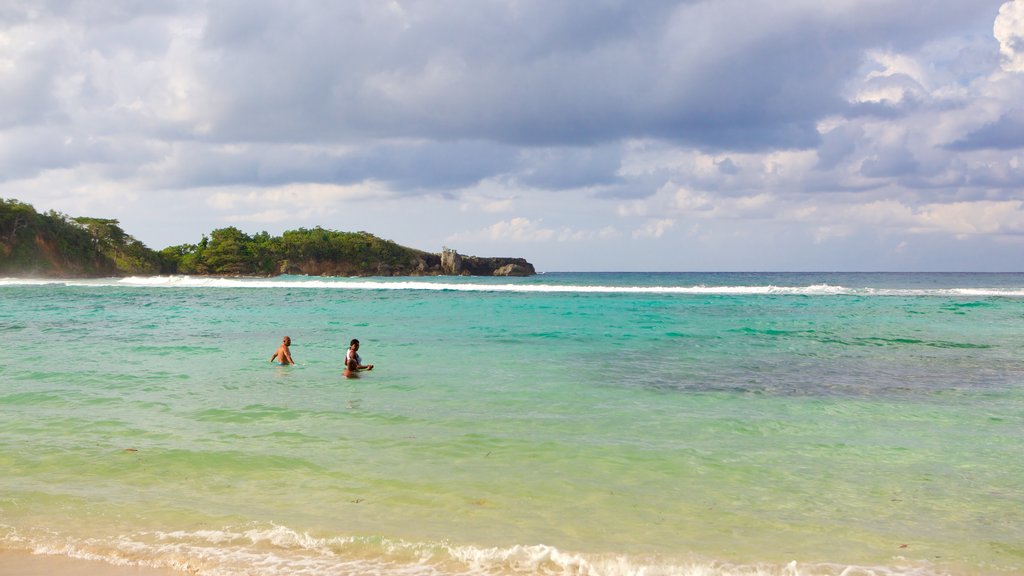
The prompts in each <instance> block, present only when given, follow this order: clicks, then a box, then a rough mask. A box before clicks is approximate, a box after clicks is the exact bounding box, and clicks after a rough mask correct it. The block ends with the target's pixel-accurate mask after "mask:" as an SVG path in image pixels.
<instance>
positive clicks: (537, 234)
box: [447, 217, 621, 243]
mask: <svg viewBox="0 0 1024 576" xmlns="http://www.w3.org/2000/svg"><path fill="white" fill-rule="evenodd" d="M620 236H621V234H620V233H619V232H618V230H616V229H615V227H613V226H605V227H603V228H601V229H597V230H579V229H573V228H570V227H562V228H557V229H556V228H548V227H544V226H543V225H542V221H540V220H530V219H529V218H523V217H516V218H512V219H510V220H502V221H500V222H495V223H494V224H491V225H490V226H488V227H486V228H484V229H483V230H478V231H476V232H464V233H459V234H453V235H451V236H449V237H448V239H447V242H449V243H452V242H466V241H470V242H472V241H474V240H478V239H485V240H488V241H491V242H501V241H510V242H513V243H523V242H527V243H538V242H548V241H557V242H582V241H589V240H602V241H603V240H613V239H615V238H618V237H620Z"/></svg>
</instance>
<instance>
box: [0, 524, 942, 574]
mask: <svg viewBox="0 0 1024 576" xmlns="http://www.w3.org/2000/svg"><path fill="white" fill-rule="evenodd" d="M0 533H2V531H0ZM0 535H2V534H0ZM0 546H2V547H7V546H14V547H15V548H17V549H26V548H27V549H30V550H32V551H33V552H35V553H37V554H50V555H61V556H66V557H70V558H80V559H88V560H100V561H105V562H108V563H111V564H117V565H122V566H146V567H154V568H171V569H174V570H179V571H182V572H185V573H195V574H203V575H204V576H241V575H246V576H284V575H289V576H328V575H330V576H338V575H349V574H351V575H362V574H391V575H401V576H406V575H408V576H442V575H456V574H457V575H463V576H476V575H501V574H572V575H580V576H598V575H601V576H663V575H664V576H668V575H673V576H675V575H678V576H802V575H804V574H808V575H810V574H843V575H846V576H859V575H868V574H871V575H875V576H886V575H892V574H907V575H917V576H931V575H934V574H938V573H941V571H937V570H936V569H935V567H932V566H930V565H926V564H914V563H907V562H906V561H898V564H899V565H898V566H850V565H843V564H829V563H816V564H798V563H797V562H795V561H793V562H789V563H787V564H769V563H765V564H742V565H741V564H730V563H724V562H716V561H709V560H705V559H700V558H681V557H678V558H666V557H664V556H629V555H625V554H587V553H578V552H570V551H565V550H560V549H559V548H556V547H554V546H547V545H542V544H538V545H515V546H510V547H490V548H488V547H476V546H467V545H464V546H454V545H450V544H447V543H444V542H437V543H416V542H406V541H401V540H389V539H386V538H367V537H340V536H339V537H317V536H313V535H310V534H308V533H306V532H300V531H296V530H293V529H291V528H288V527H285V526H279V525H265V524H264V525H253V526H249V527H243V528H232V527H225V528H223V529H221V530H197V531H171V532H152V533H140V534H136V535H132V536H121V537H118V538H114V539H112V540H108V541H101V540H98V539H81V540H76V539H73V538H69V537H67V536H66V535H57V534H45V535H43V534H38V533H37V534H36V535H35V537H30V538H26V537H23V536H17V534H16V531H15V530H10V531H9V532H8V533H7V534H6V536H5V537H0Z"/></svg>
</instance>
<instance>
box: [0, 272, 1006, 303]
mask: <svg viewBox="0 0 1024 576" xmlns="http://www.w3.org/2000/svg"><path fill="white" fill-rule="evenodd" d="M5 286H67V287H138V288H225V289H226V288H247V289H266V288H289V289H315V290H421V291H434V292H508V293H539V294H558V293H565V294H679V295H694V296H758V295H763V296H930V297H946V298H1024V288H985V287H965V288H928V289H919V288H872V287H864V288H848V287H845V286H836V285H831V284H813V285H808V286H775V285H765V286H759V285H740V286H714V285H712V286H708V285H704V284H698V285H690V286H615V285H598V284H582V285H581V284H557V283H550V282H530V283H526V282H504V283H496V282H493V281H487V280H476V279H474V280H461V281H451V280H406V279H402V280H397V279H396V280H391V279H373V280H367V279H361V278H360V279H355V278H310V277H297V276H289V277H278V278H271V279H260V278H223V277H201V276H132V277H127V278H103V279H89V280H67V279H60V280H48V279H22V278H0V288H2V287H5Z"/></svg>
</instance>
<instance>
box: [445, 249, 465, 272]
mask: <svg viewBox="0 0 1024 576" xmlns="http://www.w3.org/2000/svg"><path fill="white" fill-rule="evenodd" d="M441 274H444V275H445V276H458V275H460V274H462V256H459V253H458V252H456V251H455V250H452V249H451V248H448V247H447V246H445V247H444V248H443V249H441Z"/></svg>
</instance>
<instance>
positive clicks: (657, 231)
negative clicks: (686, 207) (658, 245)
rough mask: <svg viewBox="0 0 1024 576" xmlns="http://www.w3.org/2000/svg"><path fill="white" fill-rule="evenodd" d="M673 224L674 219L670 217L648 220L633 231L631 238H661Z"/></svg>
mask: <svg viewBox="0 0 1024 576" xmlns="http://www.w3.org/2000/svg"><path fill="white" fill-rule="evenodd" d="M675 225H676V221H675V220H673V219H671V218H660V219H658V220H649V221H648V222H647V223H646V224H644V225H643V226H642V227H641V228H638V229H636V230H634V231H633V238H661V237H662V236H664V235H665V232H668V231H669V230H671V229H672V228H673V227H674V226H675Z"/></svg>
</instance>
